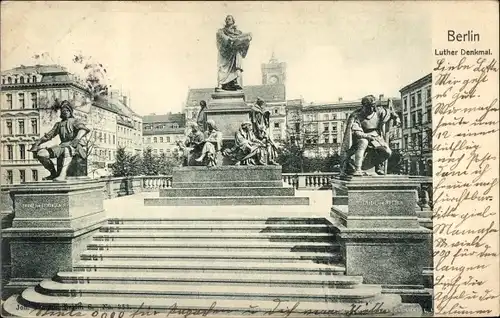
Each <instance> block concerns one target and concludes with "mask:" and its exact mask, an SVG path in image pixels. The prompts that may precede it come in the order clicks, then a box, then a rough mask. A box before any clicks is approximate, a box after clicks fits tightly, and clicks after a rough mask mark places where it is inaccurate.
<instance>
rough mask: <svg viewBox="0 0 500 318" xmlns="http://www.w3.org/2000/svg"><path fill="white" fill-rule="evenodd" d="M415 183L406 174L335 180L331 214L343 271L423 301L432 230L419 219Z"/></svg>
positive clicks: (425, 297) (388, 291) (425, 293)
mask: <svg viewBox="0 0 500 318" xmlns="http://www.w3.org/2000/svg"><path fill="white" fill-rule="evenodd" d="M418 186H419V183H418V181H414V180H411V179H410V178H408V177H406V176H390V175H388V176H373V177H367V176H364V177H353V178H352V179H351V180H349V181H346V180H340V179H334V180H332V188H333V207H332V209H331V217H332V219H333V223H334V225H335V226H336V228H337V229H338V232H337V238H338V240H339V241H340V242H341V245H342V249H343V254H344V255H343V256H344V259H345V263H346V275H361V276H363V282H364V283H366V284H380V285H382V287H383V290H384V292H386V293H395V294H399V295H401V296H402V297H403V301H409V302H414V301H418V302H421V304H422V302H425V301H427V300H428V299H429V296H430V295H429V294H428V292H427V291H426V290H425V289H424V286H423V276H422V273H423V270H424V267H425V264H426V257H427V255H428V251H427V248H428V247H427V245H426V243H427V240H428V239H429V237H430V234H431V232H430V230H428V229H426V228H424V227H421V226H420V224H419V222H418V217H417V213H416V206H417V196H416V191H417V188H418ZM422 305H425V304H422Z"/></svg>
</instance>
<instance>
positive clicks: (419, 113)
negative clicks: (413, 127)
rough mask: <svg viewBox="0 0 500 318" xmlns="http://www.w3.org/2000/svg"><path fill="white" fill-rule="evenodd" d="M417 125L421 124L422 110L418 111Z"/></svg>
mask: <svg viewBox="0 0 500 318" xmlns="http://www.w3.org/2000/svg"><path fill="white" fill-rule="evenodd" d="M417 123H418V124H419V125H421V124H422V112H418V122H417Z"/></svg>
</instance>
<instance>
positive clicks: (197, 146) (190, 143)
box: [177, 123, 205, 166]
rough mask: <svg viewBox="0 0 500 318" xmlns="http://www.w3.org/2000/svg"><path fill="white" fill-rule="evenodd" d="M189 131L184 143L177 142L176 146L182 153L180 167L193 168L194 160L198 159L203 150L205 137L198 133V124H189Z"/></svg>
mask: <svg viewBox="0 0 500 318" xmlns="http://www.w3.org/2000/svg"><path fill="white" fill-rule="evenodd" d="M189 127H190V128H191V131H190V132H189V134H188V135H187V136H186V139H185V140H184V142H182V141H178V142H177V145H178V146H179V148H180V149H181V151H182V165H183V166H193V165H196V161H195V160H193V159H194V158H198V157H199V156H200V155H201V151H202V149H203V144H204V141H205V137H204V135H203V133H202V132H201V131H200V128H199V127H198V124H196V123H191V124H190V126H189Z"/></svg>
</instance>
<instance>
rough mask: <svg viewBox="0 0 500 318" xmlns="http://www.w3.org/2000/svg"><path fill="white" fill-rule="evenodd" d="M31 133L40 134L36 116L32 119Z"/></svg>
mask: <svg viewBox="0 0 500 318" xmlns="http://www.w3.org/2000/svg"><path fill="white" fill-rule="evenodd" d="M31 133H32V134H38V123H37V120H36V118H33V119H32V120H31Z"/></svg>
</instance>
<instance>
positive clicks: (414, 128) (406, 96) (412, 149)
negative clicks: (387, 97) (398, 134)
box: [399, 73, 432, 176]
mask: <svg viewBox="0 0 500 318" xmlns="http://www.w3.org/2000/svg"><path fill="white" fill-rule="evenodd" d="M399 92H400V93H401V100H402V105H403V106H402V108H403V109H402V117H403V118H402V124H403V131H402V134H403V138H402V141H403V142H402V153H403V156H404V169H405V171H406V172H407V173H409V174H414V175H429V176H430V175H432V73H431V74H427V75H426V76H424V77H422V78H420V79H418V80H416V81H415V82H413V83H410V84H408V85H406V86H405V87H403V88H402V89H401V90H400V91H399Z"/></svg>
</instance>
